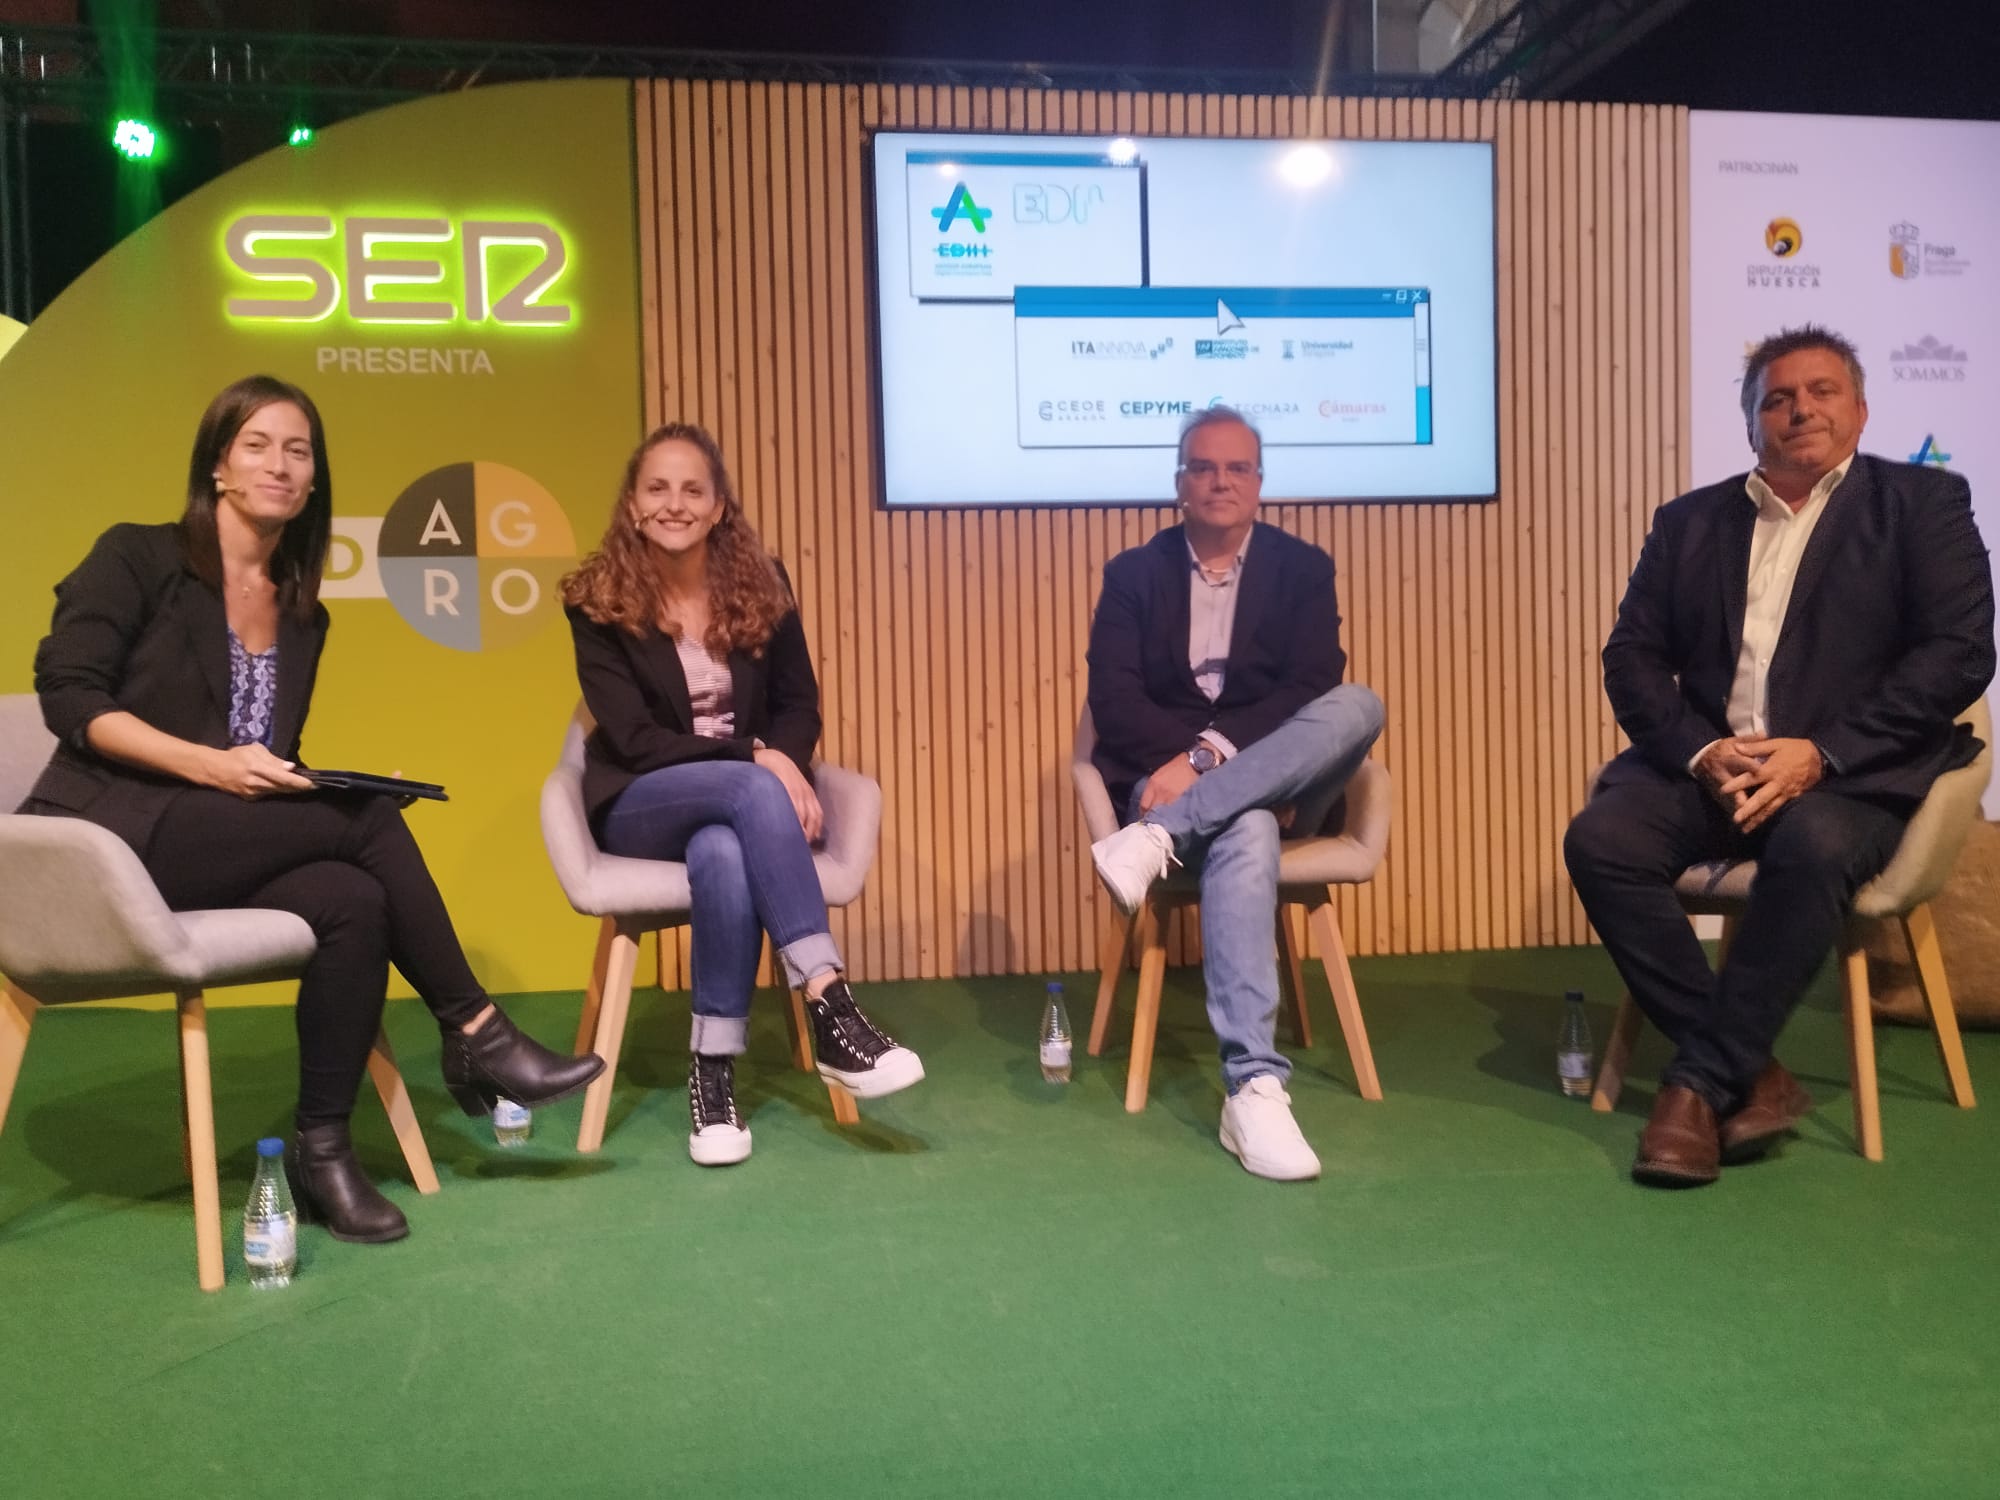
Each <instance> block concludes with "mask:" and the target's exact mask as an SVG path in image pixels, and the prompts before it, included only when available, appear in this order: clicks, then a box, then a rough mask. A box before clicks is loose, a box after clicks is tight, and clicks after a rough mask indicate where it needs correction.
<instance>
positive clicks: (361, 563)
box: [320, 459, 576, 651]
mask: <svg viewBox="0 0 2000 1500" xmlns="http://www.w3.org/2000/svg"><path fill="white" fill-rule="evenodd" d="M575 566H576V533H575V532H574V531H573V530H572V529H571V527H570V524H569V517H568V516H567V515H565V514H564V513H563V509H562V507H561V506H560V505H558V504H557V503H556V500H555V497H554V496H553V495H551V494H550V493H549V492H548V490H546V489H545V488H543V487H542V485H541V484H539V483H537V482H536V481H535V480H534V479H532V478H531V477H529V476H528V475H526V474H523V473H522V472H521V471H520V470H519V469H510V468H508V467H507V466H506V465H505V464H497V463H489V462H486V461H484V460H477V459H475V460H472V461H470V462H462V463H452V464H446V465H444V466H443V467H442V468H437V469H432V470H431V471H430V472H429V473H428V474H425V475H423V476H421V477H420V478H418V479H416V480H414V481H412V482H411V483H410V484H409V485H408V486H407V487H406V488H405V489H404V490H403V492H402V494H400V495H398V496H397V497H396V499H395V500H394V502H393V503H391V505H390V506H389V510H388V514H386V515H384V516H382V517H380V518H379V519H377V518H373V517H347V518H341V519H336V521H335V523H334V537H333V543H332V547H331V548H330V551H329V555H328V559H327V580H326V584H325V586H323V587H322V588H321V590H320V594H321V597H322V598H326V599H371V598H372V599H382V598H386V599H387V600H388V601H389V602H390V603H391V604H393V605H394V606H395V608H396V613H397V614H399V615H401V616H402V617H403V619H404V620H405V621H406V622H407V623H408V624H409V625H410V626H411V627H412V628H413V629H415V630H416V631H417V632H418V634H420V635H422V636H424V637H425V638H426V639H428V640H431V641H434V642H436V643H437V644H438V645H440V646H448V647H450V648H451V649H452V650H454V651H492V650H497V649H501V648H504V647H507V646H512V645H515V644H517V643H518V642H520V641H523V640H526V639H527V638H528V637H529V636H531V635H533V634H534V633H535V632H536V631H538V630H540V629H541V628H542V626H543V625H545V624H547V623H548V621H549V620H550V619H551V618H552V617H554V616H555V615H557V614H559V613H560V612H561V610H562V600H561V596H560V592H559V588H558V585H559V584H560V582H561V580H562V576H563V574H565V573H567V572H568V571H569V570H570V569H571V568H573V567H575Z"/></svg>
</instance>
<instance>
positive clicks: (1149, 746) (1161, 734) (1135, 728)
mask: <svg viewBox="0 0 2000 1500" xmlns="http://www.w3.org/2000/svg"><path fill="white" fill-rule="evenodd" d="M1192 567H1193V564H1192V563H1191V562H1190V561H1189V559H1188V545H1187V532H1186V529H1185V528H1183V527H1180V526H1170V527H1168V528H1167V529H1166V530H1165V531H1162V532H1161V533H1160V534H1159V535H1157V536H1155V537H1154V538H1153V539H1152V540H1151V541H1150V542H1147V543H1146V544H1145V545H1144V546H1141V547H1134V548H1132V549H1131V550H1130V551H1126V552H1121V553H1119V554H1118V555H1117V556H1116V557H1114V558H1112V559H1111V561H1110V562H1109V563H1107V564H1105V567H1104V591H1103V593H1102V594H1100V595H1099V596H1098V600H1097V614H1096V616H1095V618H1093V619H1092V621H1091V624H1090V651H1089V656H1088V660H1089V662H1090V716H1091V719H1092V720H1093V721H1094V723H1095V724H1096V728H1097V749H1096V750H1095V752H1093V754H1092V756H1091V759H1092V760H1093V761H1094V762H1095V763H1096V766H1097V769H1098V770H1099V771H1100V772H1101V773H1102V774H1103V776H1104V783H1105V786H1106V788H1107V789H1108V790H1109V791H1110V793H1111V796H1112V799H1113V801H1114V803H1115V804H1116V805H1117V806H1118V807H1119V808H1121V809H1122V808H1123V807H1124V806H1125V804H1126V802H1127V801H1128V800H1129V799H1130V797H1131V795H1132V788H1133V787H1134V786H1136V785H1137V784H1138V783H1139V782H1140V781H1142V780H1144V779H1145V778H1146V777H1148V776H1150V775H1152V774H1153V772H1155V771H1157V770H1158V769H1159V768H1160V767H1161V766H1163V765H1165V764H1166V763H1167V762H1168V761H1169V760H1170V759H1172V758H1173V757H1174V756H1175V755H1177V754H1180V753H1181V752H1183V751H1186V750H1188V749H1191V748H1192V747H1193V745H1194V742H1195V740H1196V739H1197V738H1199V737H1200V735H1201V732H1202V731H1203V730H1204V729H1213V730H1215V731H1216V732H1217V733H1218V734H1221V735H1223V736H1224V737H1226V738H1227V739H1228V740H1229V742H1230V743H1231V744H1233V745H1234V746H1236V748H1237V749H1239V750H1244V749H1248V748H1249V747H1250V746H1251V745H1254V744H1255V743H1256V742H1257V741H1258V740H1260V739H1262V738H1263V737H1264V736H1265V735H1267V734H1269V733H1270V732H1271V731H1272V730H1274V729H1276V728H1277V727H1278V726H1279V725H1280V724H1282V723H1284V722H1285V720H1287V719H1289V718H1290V717H1291V716H1292V715H1293V714H1295V713H1297V712H1298V711H1299V710H1300V709H1301V708H1304V707H1305V706H1306V704H1308V703H1310V702H1312V700H1313V699H1315V698H1317V697H1320V696H1321V695H1322V694H1325V693H1328V692H1331V691H1332V690H1333V689H1334V688H1336V687H1338V686H1340V680H1341V677H1342V675H1343V674H1344V673H1345V672H1346V670H1347V655H1346V653H1345V652H1343V651H1342V650H1341V649H1340V604H1339V601H1338V600H1337V599H1336V598H1335V595H1334V585H1333V559H1332V558H1330V557H1328V556H1327V555H1326V554H1325V553H1324V552H1322V551H1320V549H1319V548H1317V547H1315V546H1313V545H1311V544H1310V543H1308V542H1302V541H1300V540H1299V539H1298V538H1297V537H1295V536H1292V535H1290V534H1289V533H1287V532H1283V531H1280V530H1279V529H1278V528H1277V527H1275V526H1266V525H1265V524H1263V523H1262V522H1261V521H1260V522H1258V523H1257V525H1256V526H1255V527H1254V528H1253V529H1252V531H1251V533H1250V547H1249V550H1248V551H1247V552H1246V553H1245V554H1244V557H1243V574H1242V577H1241V578H1239V579H1238V580H1237V584H1236V620H1235V624H1234V626H1233V628H1232V631H1231V634H1230V638H1229V665H1228V667H1227V669H1226V670H1225V672H1224V675H1223V683H1222V696H1221V697H1219V698H1218V699H1217V700H1216V701H1215V702H1213V703H1210V702H1209V701H1208V699H1207V698H1205V697H1203V696H1202V692H1201V689H1200V688H1199V687H1197V686H1196V685H1195V680H1194V669H1193V668H1192V667H1190V666H1189V665H1188V617H1189V604H1188V590H1189V584H1190V582H1191V580H1190V577H1189V574H1190V572H1191V570H1192Z"/></svg>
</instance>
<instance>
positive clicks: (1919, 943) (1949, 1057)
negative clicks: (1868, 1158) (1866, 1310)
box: [0, 902, 1979, 1112]
mask: <svg viewBox="0 0 2000 1500" xmlns="http://www.w3.org/2000/svg"><path fill="white" fill-rule="evenodd" d="M1903 936H1904V938H1905V939H1907V940H1908V942H1909V945H1910V956H1911V957H1912V958H1913V959H1915V960H1916V967H1917V984H1918V987H1919V988H1921V989H1922V990H1923V992H1924V1004H1925V1005H1927V1006H1929V1007H1930V1012H1931V1028H1932V1030H1933V1032H1934V1033H1935V1034H1936V1037H1937V1049H1938V1061H1939V1062H1941V1063H1943V1064H1944V1076H1945V1079H1946V1081H1947V1082H1948V1083H1949V1084H1950V1086H1951V1102H1952V1103H1954V1104H1956V1105H1957V1106H1958V1107H1959V1108H1960V1109H1971V1108H1972V1107H1973V1106H1974V1105H1975V1104H1977V1103H1978V1102H1979V1101H1978V1100H1977V1099H1975V1098H1974V1097H1973V1095H1972V1074H1971V1073H1970V1072H1968V1071H1967V1070H1966V1066H1965V1043H1964V1042H1963V1041H1961V1040H1960V1039H1959V1035H1958V1012H1957V1011H1955V1010H1953V1009H1952V1005H1951V986H1950V985H1949V984H1947V983H1946V982H1945V977H1944V954H1943V952H1942V951H1941V950H1940V949H1939V948H1938V940H1937V924H1936V923H1935V922H1933V921H1932V920H1931V909H1930V904H1929V903H1928V902H1926V903H1925V904H1924V905H1922V906H1919V907H1918V908H1917V909H1916V910H1915V911H1913V912H1910V913H1908V914H1906V915H1905V916H1904V918H1903ZM5 1109H6V1100H5V1098H4V1097H0V1112H4V1111H5Z"/></svg>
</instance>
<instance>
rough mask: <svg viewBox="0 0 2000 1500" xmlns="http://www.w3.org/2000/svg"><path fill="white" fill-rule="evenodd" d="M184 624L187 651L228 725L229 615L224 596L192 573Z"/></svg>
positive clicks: (183, 602)
mask: <svg viewBox="0 0 2000 1500" xmlns="http://www.w3.org/2000/svg"><path fill="white" fill-rule="evenodd" d="M180 616H181V623H182V625H183V626H184V627H185V628H186V630H187V637H188V650H189V654H190V655H191V656H192V657H193V660H194V664H195V666H196V668H197V669H199V670H200V672H201V677H202V681H204V682H206V683H207V684H208V691H209V693H210V694H211V695H212V696H213V697H214V699H215V706H216V709H217V710H218V711H219V712H220V713H221V715H222V723H223V725H224V726H225V727H227V725H228V723H229V615H228V613H227V612H226V611H225V610H224V609H223V607H222V596H221V595H220V594H218V593H216V592H215V590H214V589H211V588H210V587H209V586H208V585H207V584H205V583H203V582H202V581H201V580H200V579H199V578H196V577H194V576H193V575H192V574H190V575H189V576H188V577H187V578H186V579H185V580H184V582H183V586H182V588H181V590H180Z"/></svg>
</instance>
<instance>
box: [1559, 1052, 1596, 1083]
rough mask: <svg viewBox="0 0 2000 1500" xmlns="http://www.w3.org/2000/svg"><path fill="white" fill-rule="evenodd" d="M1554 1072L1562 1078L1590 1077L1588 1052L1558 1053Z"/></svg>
mask: <svg viewBox="0 0 2000 1500" xmlns="http://www.w3.org/2000/svg"><path fill="white" fill-rule="evenodd" d="M1556 1072H1557V1073H1558V1074H1559V1075H1560V1076H1562V1077H1564V1078H1588V1077H1590V1054H1589V1053H1588V1052H1558V1053H1557V1054H1556Z"/></svg>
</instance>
